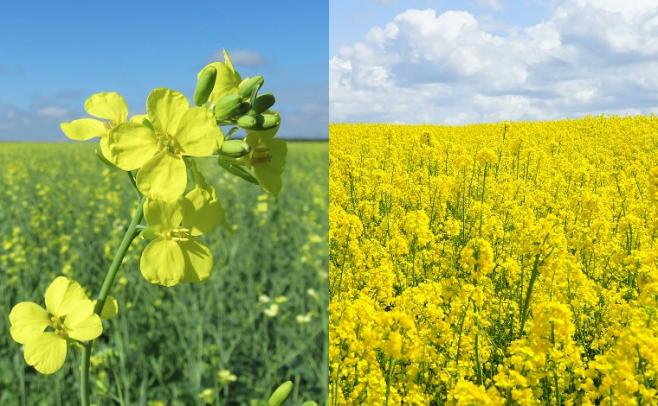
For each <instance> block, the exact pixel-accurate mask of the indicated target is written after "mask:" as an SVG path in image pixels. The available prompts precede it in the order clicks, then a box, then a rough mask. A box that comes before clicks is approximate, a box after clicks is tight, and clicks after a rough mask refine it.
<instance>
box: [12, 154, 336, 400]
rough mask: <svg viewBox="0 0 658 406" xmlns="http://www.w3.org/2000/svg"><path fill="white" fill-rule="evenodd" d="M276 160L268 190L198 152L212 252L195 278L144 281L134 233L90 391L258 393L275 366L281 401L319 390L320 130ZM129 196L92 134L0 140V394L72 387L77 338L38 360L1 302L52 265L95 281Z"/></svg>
mask: <svg viewBox="0 0 658 406" xmlns="http://www.w3.org/2000/svg"><path fill="white" fill-rule="evenodd" d="M204 163H205V162H201V164H204ZM286 166H287V169H286V171H285V173H284V189H283V190H282V192H281V194H280V196H279V197H278V198H274V197H272V196H271V195H269V194H266V193H265V192H263V191H262V190H261V189H260V188H259V187H257V186H255V185H252V184H249V183H247V182H244V181H242V179H240V178H238V177H235V176H229V175H227V174H226V173H225V172H224V171H223V170H221V168H218V166H217V164H216V162H214V160H212V159H209V160H208V162H207V167H206V166H205V165H204V168H202V169H203V170H204V171H205V172H206V173H207V174H208V179H209V181H210V180H212V185H213V186H214V187H215V189H216V190H217V193H218V195H219V196H220V199H221V201H222V204H223V206H224V208H225V209H226V216H227V220H228V222H229V224H230V225H231V226H232V229H231V231H227V230H221V231H218V232H217V233H213V235H208V236H204V237H203V241H204V242H205V243H206V244H208V246H209V247H210V248H211V249H212V251H213V252H214V253H215V255H214V260H215V261H214V263H215V265H214V271H213V275H212V277H211V278H210V279H209V281H208V282H207V283H204V284H200V285H191V284H181V285H180V286H175V287H172V288H163V287H158V286H153V285H151V284H150V283H149V282H148V281H146V280H145V279H144V278H143V277H142V275H141V274H140V272H139V260H140V255H141V251H142V250H143V248H144V247H145V246H146V244H147V242H148V241H147V240H144V239H138V240H136V241H135V242H134V243H133V245H132V246H131V247H130V250H129V251H128V255H127V256H126V258H125V259H124V264H123V266H122V267H121V270H120V271H119V274H118V277H117V284H116V288H115V289H114V291H113V295H115V296H116V297H117V299H118V300H119V303H121V305H120V309H119V314H118V315H117V316H116V318H114V319H112V320H110V321H108V322H106V323H107V326H108V328H107V333H104V335H103V336H101V337H100V339H99V342H98V343H97V345H96V347H95V349H94V353H93V356H92V359H91V371H92V372H91V373H92V377H91V384H92V386H93V391H94V396H95V397H96V398H97V399H98V400H100V401H101V403H100V404H113V405H114V404H120V405H130V404H133V405H134V404H139V405H149V406H163V405H220V404H222V405H224V404H240V405H242V404H244V405H254V406H260V405H263V404H267V402H266V399H267V397H268V396H269V395H270V394H271V393H272V391H273V390H274V389H275V388H276V387H277V386H278V385H279V384H280V383H281V382H283V381H286V380H291V381H292V382H293V384H294V386H293V389H292V393H291V395H290V401H289V402H290V403H288V404H301V402H302V401H303V400H309V399H314V400H317V401H318V402H321V401H322V399H323V397H324V396H326V382H327V373H326V371H327V369H328V368H327V365H326V355H325V354H326V353H327V346H326V343H327V340H326V338H327V313H326V307H327V304H326V301H327V294H326V292H327V289H326V286H327V240H326V239H327V228H328V224H327V176H326V173H327V172H326V171H327V145H326V143H290V145H289V152H288V162H287V165H286ZM135 199H136V196H135V192H134V190H133V189H132V186H131V184H130V182H129V179H128V178H127V177H126V175H125V173H123V172H122V171H119V170H116V169H114V168H111V167H109V166H106V165H105V164H103V163H102V162H101V161H100V160H99V159H97V157H96V155H95V153H94V146H93V145H89V144H82V145H80V144H78V145H73V144H70V143H58V144H27V143H15V144H9V143H0V287H1V288H2V290H1V292H2V294H1V295H0V314H3V317H2V318H0V404H1V405H21V404H22V405H70V404H76V402H77V401H78V400H77V382H76V376H77V375H78V364H79V359H78V358H79V351H73V350H71V351H70V354H69V357H67V361H66V363H65V365H64V367H63V368H62V370H63V371H58V372H57V373H55V374H53V375H40V374H37V373H36V372H35V370H34V369H33V368H32V367H29V366H27V365H26V364H25V362H24V361H23V354H22V352H21V347H20V346H18V345H16V344H15V343H14V342H13V341H12V340H11V337H10V334H9V320H8V318H7V315H8V314H9V310H10V309H11V307H12V306H13V305H14V304H15V303H17V302H19V301H21V300H35V301H38V302H41V301H43V292H44V290H45V289H46V287H47V286H48V285H49V284H50V283H51V281H52V280H53V279H54V277H56V276H57V275H66V276H68V277H71V278H74V279H75V280H78V281H80V282H81V283H82V285H83V286H85V287H88V288H89V289H92V290H94V291H95V290H97V289H98V288H99V284H100V281H99V279H100V277H99V275H100V276H102V275H103V274H104V273H105V271H106V269H107V267H108V265H109V263H110V262H111V260H112V256H113V253H114V251H115V250H116V247H117V246H118V245H119V242H120V241H121V238H122V234H123V232H124V231H125V228H126V227H127V225H128V222H129V220H130V209H131V208H133V207H134V206H135Z"/></svg>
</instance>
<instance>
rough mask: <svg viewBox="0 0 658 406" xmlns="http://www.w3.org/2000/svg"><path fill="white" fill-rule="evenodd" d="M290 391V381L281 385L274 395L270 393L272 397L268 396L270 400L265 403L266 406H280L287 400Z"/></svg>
mask: <svg viewBox="0 0 658 406" xmlns="http://www.w3.org/2000/svg"><path fill="white" fill-rule="evenodd" d="M290 391H292V381H286V382H284V383H282V384H281V385H280V386H279V387H278V388H276V390H275V391H274V393H272V396H270V399H269V400H268V401H267V406H280V405H282V404H283V402H285V400H286V399H287V398H288V395H290Z"/></svg>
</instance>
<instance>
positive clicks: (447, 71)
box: [329, 0, 658, 123]
mask: <svg viewBox="0 0 658 406" xmlns="http://www.w3.org/2000/svg"><path fill="white" fill-rule="evenodd" d="M489 3H492V4H490V5H494V4H493V3H499V2H489ZM492 26H493V25H492V24H490V22H487V23H486V24H485V23H481V22H480V21H479V20H478V18H477V17H476V16H474V15H471V14H470V13H467V12H464V11H446V12H444V13H437V12H436V11H435V10H432V9H427V10H415V9H412V10H407V11H404V12H402V13H400V14H398V15H397V16H395V17H394V18H393V19H392V20H391V21H389V22H388V23H386V24H384V25H382V26H377V27H373V28H372V29H370V31H369V32H368V34H367V35H366V36H365V38H363V40H362V41H359V42H356V43H353V44H349V45H346V46H343V47H342V48H340V49H339V51H338V52H337V53H336V54H335V55H333V56H332V58H331V60H330V63H329V76H330V79H329V80H330V118H331V120H332V121H390V122H393V121H404V122H446V123H461V122H477V121H497V120H508V119H509V120H512V119H514V120H516V119H544V118H558V117H565V116H578V115H583V114H587V113H592V114H597V113H604V112H605V113H614V112H620V113H623V112H652V111H656V110H658V75H656V74H655V72H658V3H656V2H651V1H645V0H625V1H624V2H620V1H618V0H562V1H560V2H558V3H556V4H555V6H554V7H553V9H552V12H551V15H550V17H549V18H547V19H546V20H545V21H542V22H541V23H538V24H536V25H532V26H526V27H514V28H511V29H508V30H506V31H505V32H501V30H495V31H494V30H492V29H489V28H488V27H492Z"/></svg>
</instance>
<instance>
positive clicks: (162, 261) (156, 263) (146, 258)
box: [139, 237, 185, 286]
mask: <svg viewBox="0 0 658 406" xmlns="http://www.w3.org/2000/svg"><path fill="white" fill-rule="evenodd" d="M139 270H140V271H141V272H142V275H143V276H144V278H145V279H146V280H147V281H149V282H151V283H155V284H158V285H163V286H174V285H176V284H178V283H179V282H180V281H181V280H183V276H184V272H185V259H184V258H183V252H182V251H181V248H180V247H179V246H178V243H177V242H175V241H172V240H165V239H163V238H161V237H158V238H156V239H155V240H153V241H151V242H150V243H149V245H147V246H146V248H144V252H142V258H141V259H140V261H139Z"/></svg>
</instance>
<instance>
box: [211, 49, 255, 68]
mask: <svg viewBox="0 0 658 406" xmlns="http://www.w3.org/2000/svg"><path fill="white" fill-rule="evenodd" d="M220 59H221V60H223V59H224V57H223V56H222V57H221V58H220ZM231 61H232V62H233V63H235V64H236V65H242V66H249V67H251V66H260V65H262V64H264V63H265V59H264V58H263V56H262V55H261V54H260V53H258V52H256V51H248V50H237V51H232V52H231Z"/></svg>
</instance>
